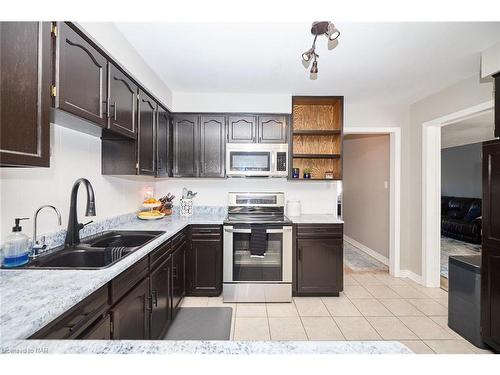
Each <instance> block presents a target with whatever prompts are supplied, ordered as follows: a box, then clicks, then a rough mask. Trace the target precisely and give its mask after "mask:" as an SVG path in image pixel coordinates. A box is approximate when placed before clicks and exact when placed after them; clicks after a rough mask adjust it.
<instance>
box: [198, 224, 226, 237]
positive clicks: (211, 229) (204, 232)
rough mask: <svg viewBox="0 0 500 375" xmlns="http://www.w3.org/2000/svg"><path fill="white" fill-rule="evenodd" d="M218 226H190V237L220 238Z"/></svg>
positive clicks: (219, 227)
mask: <svg viewBox="0 0 500 375" xmlns="http://www.w3.org/2000/svg"><path fill="white" fill-rule="evenodd" d="M221 229H222V228H221V226H220V225H192V226H191V236H193V237H208V238H213V237H220V236H221V235H222V233H221Z"/></svg>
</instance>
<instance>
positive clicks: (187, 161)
mask: <svg viewBox="0 0 500 375" xmlns="http://www.w3.org/2000/svg"><path fill="white" fill-rule="evenodd" d="M198 125H199V117H198V116H196V115H174V120H173V167H172V175H173V176H174V177H195V176H197V175H198V163H197V160H198V147H197V146H196V140H197V138H198V137H197V132H198Z"/></svg>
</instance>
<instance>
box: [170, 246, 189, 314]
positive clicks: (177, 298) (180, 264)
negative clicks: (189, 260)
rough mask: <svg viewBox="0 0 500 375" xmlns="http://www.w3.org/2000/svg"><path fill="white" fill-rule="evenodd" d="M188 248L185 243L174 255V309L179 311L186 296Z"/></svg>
mask: <svg viewBox="0 0 500 375" xmlns="http://www.w3.org/2000/svg"><path fill="white" fill-rule="evenodd" d="M186 247H187V242H186V241H183V242H182V243H181V244H180V245H179V246H178V247H177V250H175V251H174V253H173V255H172V286H173V288H172V308H173V310H174V311H175V310H177V309H178V308H179V307H180V302H181V300H182V298H183V297H184V296H185V294H186V268H185V264H186Z"/></svg>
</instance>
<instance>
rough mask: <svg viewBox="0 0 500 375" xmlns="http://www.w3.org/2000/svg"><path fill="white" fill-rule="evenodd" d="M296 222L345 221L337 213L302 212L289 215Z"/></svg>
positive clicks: (323, 222)
mask: <svg viewBox="0 0 500 375" xmlns="http://www.w3.org/2000/svg"><path fill="white" fill-rule="evenodd" d="M288 218H289V219H290V220H291V221H292V222H293V223H295V224H343V223H344V221H343V220H342V219H340V218H339V217H338V215H337V214H302V215H300V216H288Z"/></svg>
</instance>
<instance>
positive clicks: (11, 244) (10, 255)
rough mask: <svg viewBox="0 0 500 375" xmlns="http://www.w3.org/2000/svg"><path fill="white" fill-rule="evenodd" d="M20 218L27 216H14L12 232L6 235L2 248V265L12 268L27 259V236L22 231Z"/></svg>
mask: <svg viewBox="0 0 500 375" xmlns="http://www.w3.org/2000/svg"><path fill="white" fill-rule="evenodd" d="M21 220H28V218H27V217H23V218H16V219H15V225H14V226H13V227H12V234H11V235H10V236H8V237H7V241H6V242H5V245H4V250H3V256H4V258H3V266H4V267H5V268H13V267H19V266H22V265H24V264H26V263H28V261H29V254H30V248H29V237H28V236H27V235H25V234H24V233H22V232H21V231H22V230H23V228H22V227H21V226H20V225H19V222H20V221H21Z"/></svg>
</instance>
